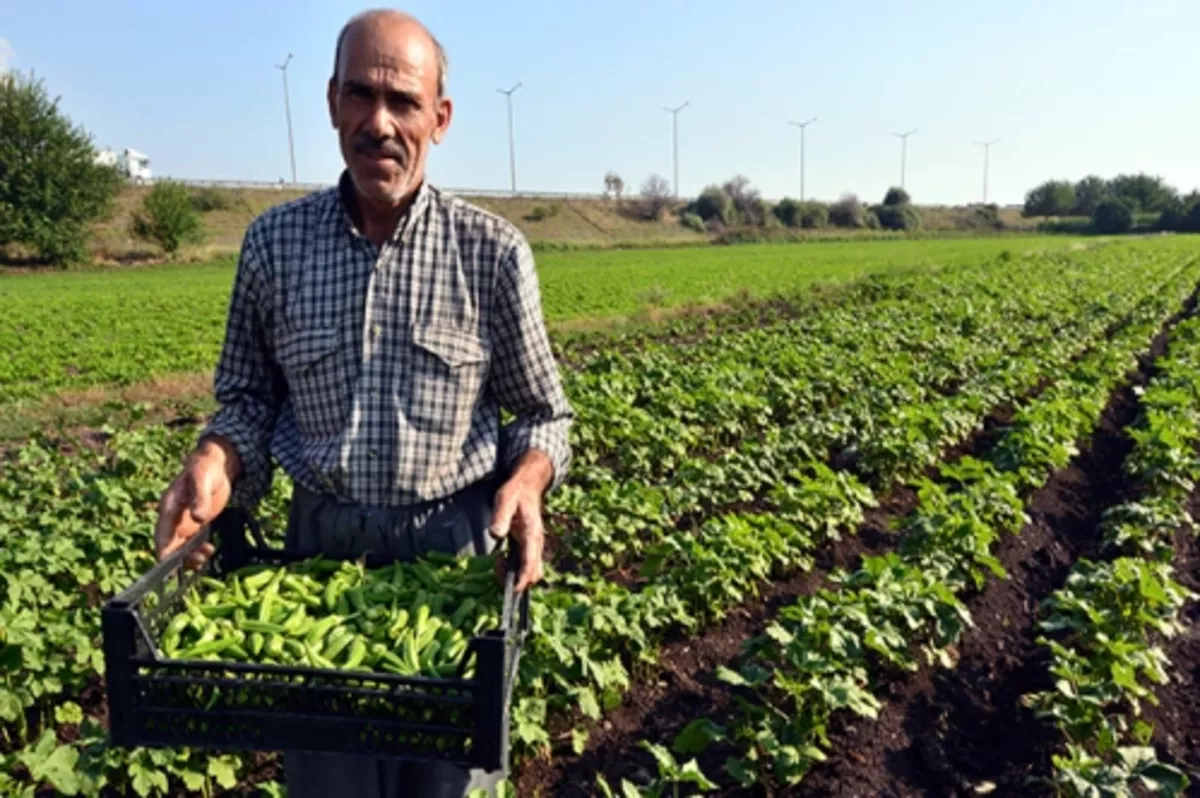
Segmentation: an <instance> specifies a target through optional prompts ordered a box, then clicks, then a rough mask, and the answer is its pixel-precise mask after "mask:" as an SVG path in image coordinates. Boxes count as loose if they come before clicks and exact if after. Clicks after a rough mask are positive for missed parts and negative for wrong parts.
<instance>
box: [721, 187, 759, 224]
mask: <svg viewBox="0 0 1200 798" xmlns="http://www.w3.org/2000/svg"><path fill="white" fill-rule="evenodd" d="M722 188H723V189H724V191H725V194H726V195H727V196H728V197H729V199H730V201H731V202H733V207H734V209H735V210H736V211H737V212H738V217H739V218H740V220H741V223H742V224H746V225H761V224H762V223H763V222H765V221H766V218H767V203H765V202H763V199H762V196H761V195H760V194H759V193H758V189H756V188H754V186H752V185H750V178H748V177H746V176H745V175H736V176H734V177H732V178H730V179H729V180H728V181H726V183H725V185H724V186H722Z"/></svg>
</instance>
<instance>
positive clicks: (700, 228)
mask: <svg viewBox="0 0 1200 798" xmlns="http://www.w3.org/2000/svg"><path fill="white" fill-rule="evenodd" d="M679 223H680V224H682V225H683V226H684V227H686V228H687V229H689V230H695V231H696V232H697V233H703V232H706V229H707V228H705V226H704V220H703V219H701V218H700V216H699V215H698V214H695V213H691V212H690V211H684V212H683V213H682V214H680V215H679Z"/></svg>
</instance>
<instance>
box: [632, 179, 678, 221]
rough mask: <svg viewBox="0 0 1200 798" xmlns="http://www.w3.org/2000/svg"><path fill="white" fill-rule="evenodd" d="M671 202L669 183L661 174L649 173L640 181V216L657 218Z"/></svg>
mask: <svg viewBox="0 0 1200 798" xmlns="http://www.w3.org/2000/svg"><path fill="white" fill-rule="evenodd" d="M671 202H672V196H671V184H670V183H668V182H667V179H666V178H665V177H663V176H662V175H650V176H649V177H647V178H646V182H645V183H642V201H641V203H640V206H641V216H642V218H644V219H657V218H659V217H660V216H661V215H662V212H663V211H665V210H666V209H667V208H668V207H669V206H670V205H671Z"/></svg>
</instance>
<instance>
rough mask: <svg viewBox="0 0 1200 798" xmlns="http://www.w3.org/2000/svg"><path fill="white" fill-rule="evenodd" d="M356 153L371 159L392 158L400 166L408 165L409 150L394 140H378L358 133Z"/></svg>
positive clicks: (354, 144) (355, 138)
mask: <svg viewBox="0 0 1200 798" xmlns="http://www.w3.org/2000/svg"><path fill="white" fill-rule="evenodd" d="M353 146H354V151H355V152H357V153H360V154H362V155H369V156H371V157H384V158H391V159H392V160H393V161H396V162H397V163H399V164H400V166H405V165H406V164H407V163H408V150H406V149H404V145H403V144H401V143H400V142H398V141H396V140H395V139H393V138H382V139H377V138H375V137H374V136H372V135H370V134H369V133H358V134H356V135H355V136H354V141H353Z"/></svg>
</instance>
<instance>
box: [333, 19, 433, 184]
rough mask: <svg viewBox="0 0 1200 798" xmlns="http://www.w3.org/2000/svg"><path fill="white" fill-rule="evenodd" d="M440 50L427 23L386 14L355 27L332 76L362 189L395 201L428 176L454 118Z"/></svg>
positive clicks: (350, 164) (339, 120)
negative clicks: (443, 87)
mask: <svg viewBox="0 0 1200 798" xmlns="http://www.w3.org/2000/svg"><path fill="white" fill-rule="evenodd" d="M437 84H438V65H437V54H436V52H435V50H434V47H433V43H432V42H431V41H430V40H429V37H428V36H426V35H425V33H424V31H422V30H421V28H420V26H418V25H416V24H414V23H412V22H411V21H407V20H401V19H395V18H391V17H383V18H377V19H372V20H368V21H366V22H364V23H362V24H360V25H358V26H356V27H355V28H353V29H351V30H350V31H349V32H348V33H347V34H346V38H345V40H344V41H343V42H342V52H341V63H340V65H339V69H338V72H337V74H336V75H335V76H334V78H333V79H332V80H330V82H329V92H328V93H329V114H330V117H331V119H332V121H333V126H334V127H336V128H337V130H338V139H339V140H340V143H341V147H342V157H343V158H344V159H345V161H346V168H347V169H348V170H349V172H350V177H351V179H352V180H353V181H354V186H355V188H356V189H357V190H358V193H359V194H360V195H361V197H362V198H363V199H365V200H366V201H367V202H369V203H371V204H372V205H375V206H376V207H380V208H390V207H394V206H396V205H397V204H399V203H400V202H401V201H402V200H403V199H404V198H405V197H407V196H408V195H409V194H410V193H411V192H412V191H414V190H415V189H416V188H417V186H419V185H420V183H421V181H422V180H423V179H424V177H425V159H426V158H427V157H428V155H429V145H430V142H433V143H434V144H437V143H440V142H441V140H442V136H444V135H445V133H446V129H447V128H448V127H449V126H450V113H451V104H450V101H449V100H448V99H446V98H444V97H439V96H438V86H437Z"/></svg>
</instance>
